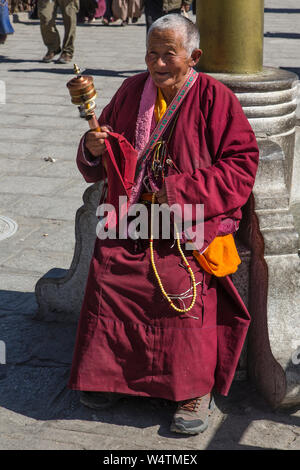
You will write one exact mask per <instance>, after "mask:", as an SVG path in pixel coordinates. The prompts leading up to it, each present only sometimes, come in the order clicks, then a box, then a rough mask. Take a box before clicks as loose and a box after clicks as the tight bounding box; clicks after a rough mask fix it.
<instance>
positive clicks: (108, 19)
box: [103, 0, 114, 25]
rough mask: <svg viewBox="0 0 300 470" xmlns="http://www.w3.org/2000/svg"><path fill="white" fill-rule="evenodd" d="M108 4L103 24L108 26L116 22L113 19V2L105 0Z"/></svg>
mask: <svg viewBox="0 0 300 470" xmlns="http://www.w3.org/2000/svg"><path fill="white" fill-rule="evenodd" d="M105 3H106V10H105V14H104V15H103V24H105V25H108V24H109V23H111V22H112V21H114V18H113V12H112V0H105Z"/></svg>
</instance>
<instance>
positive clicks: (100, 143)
mask: <svg viewBox="0 0 300 470" xmlns="http://www.w3.org/2000/svg"><path fill="white" fill-rule="evenodd" d="M107 132H108V128H107V127H105V126H103V127H101V132H95V131H90V132H88V133H87V134H86V136H85V146H86V148H87V149H88V151H89V152H90V153H91V154H92V155H93V157H100V156H101V155H102V154H103V153H104V152H105V150H106V147H105V143H104V141H105V139H107V137H108V133H107Z"/></svg>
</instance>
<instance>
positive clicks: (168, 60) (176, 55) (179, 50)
mask: <svg viewBox="0 0 300 470" xmlns="http://www.w3.org/2000/svg"><path fill="white" fill-rule="evenodd" d="M145 61H146V64H147V67H148V70H149V73H150V75H151V77H152V79H153V81H154V83H155V85H156V86H157V87H160V88H162V89H163V90H164V89H165V90H166V91H167V90H168V89H169V90H178V89H179V88H180V87H181V85H183V83H184V81H185V78H186V76H187V74H188V72H189V70H190V67H191V66H192V64H193V61H192V59H191V57H189V56H188V53H187V51H186V50H185V49H184V47H183V38H182V35H181V33H178V32H177V31H174V30H173V29H165V30H162V31H159V30H153V31H152V32H151V33H150V36H149V39H148V47H147V53H146V57H145Z"/></svg>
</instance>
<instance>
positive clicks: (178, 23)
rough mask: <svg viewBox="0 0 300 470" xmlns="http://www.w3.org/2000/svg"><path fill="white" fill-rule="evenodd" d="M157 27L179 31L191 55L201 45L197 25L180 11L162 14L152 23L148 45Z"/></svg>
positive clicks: (158, 28) (184, 45)
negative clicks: (179, 12)
mask: <svg viewBox="0 0 300 470" xmlns="http://www.w3.org/2000/svg"><path fill="white" fill-rule="evenodd" d="M155 29H157V30H159V31H161V30H164V29H173V30H175V31H179V32H180V33H181V34H182V36H183V47H184V48H185V50H186V51H187V53H188V55H189V56H191V55H192V52H193V50H194V49H198V48H199V46H200V34H199V31H198V28H197V26H196V25H195V24H194V23H193V22H192V21H191V20H190V19H189V18H186V17H185V16H183V15H180V14H178V13H170V14H169V15H165V16H161V17H160V18H158V20H156V21H154V23H152V25H151V26H150V28H149V31H148V34H147V47H148V40H149V36H150V34H151V33H152V32H153V31H154V30H155Z"/></svg>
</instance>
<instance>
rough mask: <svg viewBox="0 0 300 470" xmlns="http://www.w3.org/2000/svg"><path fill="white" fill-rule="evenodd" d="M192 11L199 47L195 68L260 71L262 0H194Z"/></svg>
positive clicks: (215, 70) (237, 71) (243, 71)
mask: <svg viewBox="0 0 300 470" xmlns="http://www.w3.org/2000/svg"><path fill="white" fill-rule="evenodd" d="M196 15H197V26H198V28H199V31H200V47H201V49H202V50H203V56H202V57H201V60H200V62H199V70H201V71H203V72H211V73H236V74H247V73H256V72H260V71H262V69H263V37H264V36H263V35H264V31H263V29H264V0H250V1H249V0H226V1H224V0H209V1H208V0H197V11H196Z"/></svg>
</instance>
